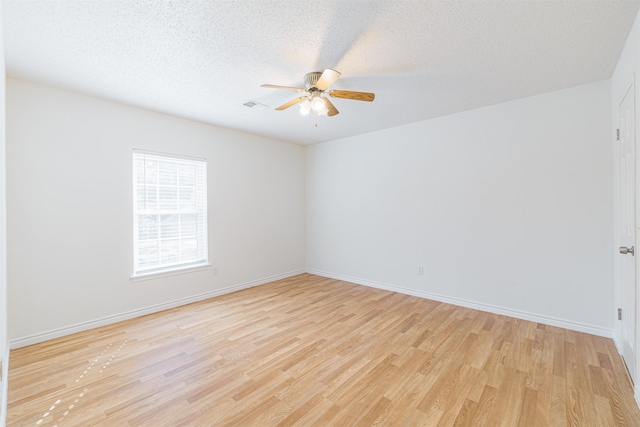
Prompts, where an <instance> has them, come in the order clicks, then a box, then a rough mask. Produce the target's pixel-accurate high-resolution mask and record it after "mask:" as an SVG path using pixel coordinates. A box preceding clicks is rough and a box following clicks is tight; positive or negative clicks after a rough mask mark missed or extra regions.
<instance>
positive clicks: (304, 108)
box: [300, 99, 311, 116]
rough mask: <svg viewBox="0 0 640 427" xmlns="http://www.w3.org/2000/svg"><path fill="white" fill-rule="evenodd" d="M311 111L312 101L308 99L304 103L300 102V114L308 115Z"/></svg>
mask: <svg viewBox="0 0 640 427" xmlns="http://www.w3.org/2000/svg"><path fill="white" fill-rule="evenodd" d="M310 111H311V101H309V99H306V100H305V101H304V102H303V103H302V104H300V114H302V115H303V116H308V115H309V112H310Z"/></svg>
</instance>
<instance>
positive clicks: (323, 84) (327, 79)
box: [316, 68, 340, 90]
mask: <svg viewBox="0 0 640 427" xmlns="http://www.w3.org/2000/svg"><path fill="white" fill-rule="evenodd" d="M338 77H340V72H339V71H336V70H332V69H331V68H327V69H326V70H324V71H323V72H322V75H321V76H320V78H319V79H318V83H316V87H317V88H318V89H320V90H325V89H326V88H328V87H329V86H331V85H332V84H333V83H334V82H335V81H336V80H338Z"/></svg>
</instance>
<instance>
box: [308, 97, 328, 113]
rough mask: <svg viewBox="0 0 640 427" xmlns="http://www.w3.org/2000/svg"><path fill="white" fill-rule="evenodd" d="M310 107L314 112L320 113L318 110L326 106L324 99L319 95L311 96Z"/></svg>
mask: <svg viewBox="0 0 640 427" xmlns="http://www.w3.org/2000/svg"><path fill="white" fill-rule="evenodd" d="M311 108H312V109H313V111H315V112H316V113H320V111H322V110H323V109H326V108H327V107H326V106H325V105H324V101H323V100H322V97H321V96H315V97H314V98H313V101H311Z"/></svg>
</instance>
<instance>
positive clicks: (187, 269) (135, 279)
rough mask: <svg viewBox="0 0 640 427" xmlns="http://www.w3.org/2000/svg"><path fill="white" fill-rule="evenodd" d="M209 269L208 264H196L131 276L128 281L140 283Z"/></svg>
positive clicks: (209, 265)
mask: <svg viewBox="0 0 640 427" xmlns="http://www.w3.org/2000/svg"><path fill="white" fill-rule="evenodd" d="M210 268H211V264H209V263H207V264H198V265H192V266H188V267H182V268H180V267H178V268H175V269H173V270H166V271H158V272H154V273H146V274H145V273H142V274H138V275H135V276H131V278H130V280H131V281H132V282H141V281H143V280H151V279H158V278H160V277H167V276H177V275H178V274H186V273H193V272H194V271H203V270H209V269H210Z"/></svg>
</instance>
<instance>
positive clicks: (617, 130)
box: [616, 129, 620, 141]
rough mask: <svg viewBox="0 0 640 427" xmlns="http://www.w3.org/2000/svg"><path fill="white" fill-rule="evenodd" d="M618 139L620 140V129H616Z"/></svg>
mask: <svg viewBox="0 0 640 427" xmlns="http://www.w3.org/2000/svg"><path fill="white" fill-rule="evenodd" d="M616 141H620V129H616Z"/></svg>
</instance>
